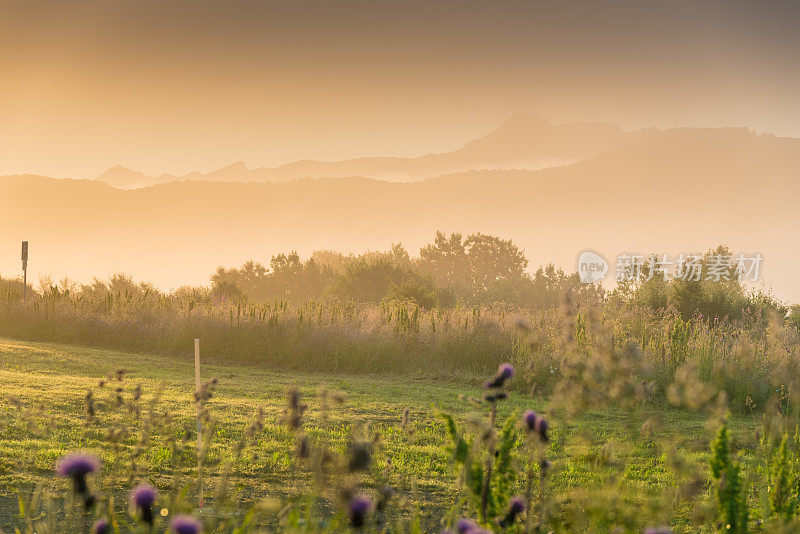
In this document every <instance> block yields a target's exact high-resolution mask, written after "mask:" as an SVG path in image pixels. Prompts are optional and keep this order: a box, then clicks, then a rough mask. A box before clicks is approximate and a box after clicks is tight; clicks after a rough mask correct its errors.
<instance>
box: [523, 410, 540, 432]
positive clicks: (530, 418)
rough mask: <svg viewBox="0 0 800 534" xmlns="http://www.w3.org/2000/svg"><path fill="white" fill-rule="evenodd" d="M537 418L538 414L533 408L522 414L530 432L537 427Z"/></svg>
mask: <svg viewBox="0 0 800 534" xmlns="http://www.w3.org/2000/svg"><path fill="white" fill-rule="evenodd" d="M537 418H538V416H537V415H536V412H534V411H533V410H527V411H526V412H525V414H524V415H523V416H522V419H523V421H525V428H527V429H528V432H533V431H534V430H535V429H536V419H537Z"/></svg>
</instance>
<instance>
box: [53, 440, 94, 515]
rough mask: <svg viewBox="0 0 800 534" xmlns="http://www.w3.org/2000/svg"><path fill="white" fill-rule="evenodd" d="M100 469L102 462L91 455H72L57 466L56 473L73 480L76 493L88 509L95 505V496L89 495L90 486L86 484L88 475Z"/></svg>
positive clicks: (64, 458) (60, 461)
mask: <svg viewBox="0 0 800 534" xmlns="http://www.w3.org/2000/svg"><path fill="white" fill-rule="evenodd" d="M98 469H100V460H98V459H97V457H96V456H92V455H90V454H81V453H76V454H70V455H68V456H64V457H63V458H61V460H59V462H58V465H56V473H58V476H61V477H69V478H71V479H72V487H73V489H74V490H75V493H76V494H78V495H80V496H82V497H83V504H84V505H85V506H86V508H91V507H92V506H93V505H94V501H95V498H94V495H92V494H91V493H89V486H87V484H86V475H88V474H89V473H94V472H95V471H97V470H98Z"/></svg>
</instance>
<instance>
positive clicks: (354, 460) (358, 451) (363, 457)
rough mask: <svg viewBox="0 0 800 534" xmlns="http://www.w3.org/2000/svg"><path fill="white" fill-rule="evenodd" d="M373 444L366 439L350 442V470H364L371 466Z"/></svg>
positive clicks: (348, 464) (348, 465)
mask: <svg viewBox="0 0 800 534" xmlns="http://www.w3.org/2000/svg"><path fill="white" fill-rule="evenodd" d="M370 449H371V444H370V443H369V442H366V441H358V442H355V443H350V459H349V461H348V463H347V467H348V469H349V470H350V472H354V471H364V470H366V469H367V467H369V462H370Z"/></svg>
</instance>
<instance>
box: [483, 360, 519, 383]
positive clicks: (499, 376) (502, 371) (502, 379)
mask: <svg viewBox="0 0 800 534" xmlns="http://www.w3.org/2000/svg"><path fill="white" fill-rule="evenodd" d="M512 376H514V367H513V366H512V365H511V364H510V363H501V364H500V367H498V368H497V372H496V373H495V375H494V376H493V377H492V379H491V380H489V381H488V382H486V384H484V386H485V387H486V388H499V387H502V386H503V384H505V383H506V380H508V379H510V378H511V377H512Z"/></svg>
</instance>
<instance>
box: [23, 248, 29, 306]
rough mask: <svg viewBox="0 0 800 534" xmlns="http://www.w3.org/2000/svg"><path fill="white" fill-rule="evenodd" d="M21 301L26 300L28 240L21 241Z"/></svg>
mask: <svg viewBox="0 0 800 534" xmlns="http://www.w3.org/2000/svg"><path fill="white" fill-rule="evenodd" d="M22 301H23V302H24V303H27V302H28V242H27V241H23V242H22Z"/></svg>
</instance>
